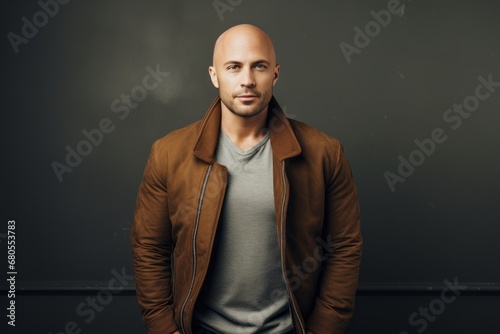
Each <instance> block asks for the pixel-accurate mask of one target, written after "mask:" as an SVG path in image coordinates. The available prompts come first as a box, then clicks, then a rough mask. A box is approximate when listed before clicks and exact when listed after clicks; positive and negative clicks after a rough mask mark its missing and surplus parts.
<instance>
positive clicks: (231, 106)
mask: <svg viewBox="0 0 500 334" xmlns="http://www.w3.org/2000/svg"><path fill="white" fill-rule="evenodd" d="M275 58H276V57H275V54H274V48H273V46H272V43H271V41H270V40H269V38H268V37H267V36H266V35H262V34H260V33H259V32H256V31H252V30H248V31H245V30H244V31H237V32H232V33H231V32H229V33H228V34H227V35H226V36H225V35H222V36H221V38H220V39H219V40H218V41H217V44H216V47H215V51H214V66H211V67H210V68H209V73H210V77H211V79H212V83H213V84H214V86H215V87H217V88H219V94H220V96H221V100H222V104H223V105H222V108H224V107H225V108H227V109H228V110H229V111H231V112H232V113H234V114H236V115H238V116H241V117H251V116H255V115H257V114H259V113H260V112H262V111H263V110H267V106H268V104H269V101H270V100H271V97H272V94H273V86H274V84H275V83H276V81H277V80H278V75H279V65H276V59H275Z"/></svg>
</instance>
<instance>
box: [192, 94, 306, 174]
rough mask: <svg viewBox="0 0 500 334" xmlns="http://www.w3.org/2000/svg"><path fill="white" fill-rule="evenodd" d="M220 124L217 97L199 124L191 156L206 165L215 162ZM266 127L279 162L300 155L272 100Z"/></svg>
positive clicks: (218, 99)
mask: <svg viewBox="0 0 500 334" xmlns="http://www.w3.org/2000/svg"><path fill="white" fill-rule="evenodd" d="M220 123H221V99H220V96H218V97H217V98H216V99H215V100H214V102H213V103H212V105H211V106H210V108H209V109H208V111H207V113H206V114H205V117H204V118H203V120H202V122H201V126H200V128H199V132H198V135H197V137H196V141H195V143H194V146H193V154H194V155H195V156H196V157H198V158H199V159H201V160H203V161H205V162H206V163H209V164H210V163H213V162H214V161H215V151H216V149H217V144H218V141H219V134H220ZM267 127H268V130H269V138H270V140H271V146H272V149H273V154H274V155H275V156H276V158H277V159H278V160H279V161H282V160H284V159H287V158H291V157H294V156H297V155H299V154H300V153H301V148H300V144H299V142H298V140H297V137H295V133H294V132H293V129H292V126H291V125H290V122H289V121H288V119H287V118H286V116H285V113H284V112H283V110H282V109H281V107H280V106H279V104H278V102H277V101H276V99H275V98H274V96H273V97H272V98H271V101H270V102H269V109H268V114H267Z"/></svg>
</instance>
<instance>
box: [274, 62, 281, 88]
mask: <svg viewBox="0 0 500 334" xmlns="http://www.w3.org/2000/svg"><path fill="white" fill-rule="evenodd" d="M279 76H280V64H276V67H275V68H274V79H273V86H274V85H276V82H277V81H278V78H279Z"/></svg>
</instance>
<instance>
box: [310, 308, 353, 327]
mask: <svg viewBox="0 0 500 334" xmlns="http://www.w3.org/2000/svg"><path fill="white" fill-rule="evenodd" d="M346 326H347V324H344V323H343V322H342V321H341V320H339V319H337V317H336V316H335V315H334V314H332V311H331V310H327V309H324V307H323V306H322V305H321V304H320V303H317V304H316V307H315V308H314V310H313V312H312V313H311V315H310V316H309V318H307V323H306V328H307V330H309V331H311V332H313V333H314V334H342V333H344V330H345V328H346Z"/></svg>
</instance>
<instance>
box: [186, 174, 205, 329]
mask: <svg viewBox="0 0 500 334" xmlns="http://www.w3.org/2000/svg"><path fill="white" fill-rule="evenodd" d="M211 170H212V165H209V166H208V169H207V172H206V174H205V179H204V180H203V185H202V187H201V193H200V199H199V200H198V208H197V210H196V221H195V225H194V233H193V276H192V277H191V284H190V285H189V290H188V293H187V295H186V299H185V300H184V303H183V304H182V308H181V315H180V320H181V330H182V333H186V329H185V328H184V321H183V318H184V310H185V308H186V304H187V302H188V299H189V297H190V296H191V292H192V291H193V286H194V279H195V276H196V235H197V234H198V226H199V224H200V215H201V205H202V203H203V196H204V195H205V189H206V188H207V183H208V176H209V175H210V172H211Z"/></svg>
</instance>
